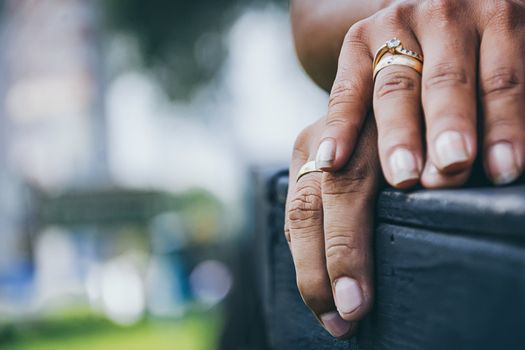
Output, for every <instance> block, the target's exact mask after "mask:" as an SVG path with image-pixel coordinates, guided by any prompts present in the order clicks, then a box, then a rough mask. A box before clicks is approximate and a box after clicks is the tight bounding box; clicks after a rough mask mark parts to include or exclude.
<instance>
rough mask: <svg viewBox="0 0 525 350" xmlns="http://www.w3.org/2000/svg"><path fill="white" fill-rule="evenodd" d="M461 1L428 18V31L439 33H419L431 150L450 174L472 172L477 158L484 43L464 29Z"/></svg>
mask: <svg viewBox="0 0 525 350" xmlns="http://www.w3.org/2000/svg"><path fill="white" fill-rule="evenodd" d="M455 3H456V2H451V1H449V2H447V4H449V5H448V6H443V7H442V8H441V7H440V8H433V11H434V12H433V14H434V15H433V16H429V15H428V14H426V16H424V17H423V18H422V20H423V21H424V23H425V25H426V26H427V28H439V30H433V31H423V30H421V28H419V31H420V33H417V37H418V38H419V41H420V44H421V47H422V49H423V52H424V55H425V62H424V65H423V76H422V101H423V110H424V114H425V122H426V129H427V147H428V150H429V155H430V159H431V161H432V163H433V164H435V165H436V167H437V168H438V169H439V170H440V171H442V172H445V173H453V172H461V171H464V170H468V169H470V168H471V166H472V163H473V162H474V158H475V154H476V104H477V102H476V97H477V93H476V92H477V88H476V82H477V79H476V78H477V68H476V62H477V50H478V46H477V41H478V40H477V35H476V33H475V32H474V31H473V30H471V29H468V28H466V27H461V23H463V22H464V19H461V18H459V17H458V16H460V15H461V12H460V11H455V9H454V8H453V7H454V6H455V5H454V4H455ZM459 5H460V4H458V5H457V6H459ZM436 11H437V12H436ZM429 22H430V23H429ZM443 23H445V24H447V25H446V26H445V25H443Z"/></svg>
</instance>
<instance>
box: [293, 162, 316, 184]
mask: <svg viewBox="0 0 525 350" xmlns="http://www.w3.org/2000/svg"><path fill="white" fill-rule="evenodd" d="M321 172H322V170H321V169H319V168H318V167H317V166H316V165H315V160H311V161H309V162H307V163H306V164H304V165H303V166H302V167H301V169H299V173H298V174H297V179H296V180H295V182H297V181H299V179H300V178H301V177H303V176H304V175H306V174H308V173H321Z"/></svg>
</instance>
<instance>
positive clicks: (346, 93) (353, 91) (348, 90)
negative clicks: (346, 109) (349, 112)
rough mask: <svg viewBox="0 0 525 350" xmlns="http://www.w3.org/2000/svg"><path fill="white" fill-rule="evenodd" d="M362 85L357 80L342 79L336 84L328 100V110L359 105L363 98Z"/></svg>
mask: <svg viewBox="0 0 525 350" xmlns="http://www.w3.org/2000/svg"><path fill="white" fill-rule="evenodd" d="M360 86H361V85H360V83H359V81H358V80H357V79H340V80H336V81H335V82H334V85H333V86H332V90H331V92H330V98H329V100H328V109H334V108H336V107H338V106H340V105H344V104H351V103H357V102H359V101H360V100H361V98H362V96H361V94H360V93H359V88H360Z"/></svg>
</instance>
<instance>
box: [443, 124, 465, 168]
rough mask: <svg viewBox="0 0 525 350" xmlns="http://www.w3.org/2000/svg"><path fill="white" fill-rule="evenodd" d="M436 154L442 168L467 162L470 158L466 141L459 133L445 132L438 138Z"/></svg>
mask: <svg viewBox="0 0 525 350" xmlns="http://www.w3.org/2000/svg"><path fill="white" fill-rule="evenodd" d="M436 154H437V157H438V161H439V164H438V165H439V166H440V168H446V167H448V166H450V165H453V164H457V163H462V162H465V161H467V160H468V158H469V155H468V151H467V147H466V145H465V140H464V138H463V136H462V135H461V134H460V133H459V132H457V131H444V132H442V133H441V134H440V135H439V136H438V138H437V139H436Z"/></svg>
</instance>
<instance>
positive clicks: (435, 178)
mask: <svg viewBox="0 0 525 350" xmlns="http://www.w3.org/2000/svg"><path fill="white" fill-rule="evenodd" d="M469 175H470V172H469V171H463V172H460V173H455V174H444V173H442V172H440V171H439V170H438V168H436V166H435V165H434V164H432V162H431V161H430V160H429V159H427V161H426V163H425V168H424V169H423V173H422V174H421V184H422V185H423V186H424V187H426V188H453V187H460V186H462V185H464V184H465V182H467V180H468V177H469Z"/></svg>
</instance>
